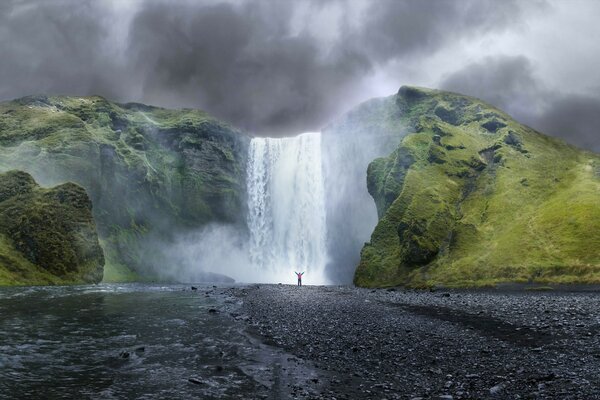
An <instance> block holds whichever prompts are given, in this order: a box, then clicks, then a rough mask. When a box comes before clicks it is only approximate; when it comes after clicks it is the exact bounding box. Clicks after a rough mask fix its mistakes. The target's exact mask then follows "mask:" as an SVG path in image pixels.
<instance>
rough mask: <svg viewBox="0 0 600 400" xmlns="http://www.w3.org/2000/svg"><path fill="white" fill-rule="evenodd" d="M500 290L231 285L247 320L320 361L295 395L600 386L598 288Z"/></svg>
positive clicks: (493, 394) (264, 336)
mask: <svg viewBox="0 0 600 400" xmlns="http://www.w3.org/2000/svg"><path fill="white" fill-rule="evenodd" d="M503 289H504V290H502V291H494V290H489V289H488V290H471V289H467V290H465V289H439V290H437V291H434V292H428V291H422V290H406V289H399V288H393V290H390V289H389V288H388V289H363V288H355V287H350V286H303V287H301V288H298V287H296V286H293V285H260V284H259V285H256V284H255V285H249V286H247V287H245V288H243V289H242V288H234V289H233V292H232V293H233V295H234V296H236V297H238V298H240V299H241V300H243V305H242V306H241V312H242V313H243V314H244V315H245V317H246V318H245V319H244V323H245V324H246V327H247V329H250V330H253V331H254V332H256V333H258V335H259V337H260V339H261V340H262V342H263V343H267V344H268V345H269V346H276V347H279V348H281V349H283V350H284V351H285V352H289V353H290V354H292V355H293V356H295V357H298V358H300V359H303V360H306V361H308V362H310V363H312V364H313V365H314V367H315V368H316V370H317V371H320V374H321V376H322V377H323V382H322V383H323V384H324V385H323V386H322V387H321V388H319V389H318V390H313V389H311V390H308V388H311V385H310V382H307V383H306V388H307V390H306V391H302V390H299V391H298V390H297V391H296V392H293V393H295V398H306V399H319V398H333V397H335V398H338V399H344V398H345V399H353V398H373V399H382V398H387V399H418V398H423V399H425V398H432V399H436V398H439V399H468V398H540V399H544V398H548V399H549V398H564V399H571V398H572V399H578V398H594V397H598V396H600V383H598V376H600V315H599V314H598V311H597V310H600V296H596V295H595V291H594V292H592V293H590V292H589V288H587V287H586V288H585V290H578V291H569V292H565V291H548V292H545V291H526V290H522V291H519V292H515V290H514V288H511V289H512V290H511V291H507V290H505V289H506V288H503ZM578 289H583V288H578ZM515 293H520V295H517V296H515V295H514V294H515ZM594 349H596V350H594Z"/></svg>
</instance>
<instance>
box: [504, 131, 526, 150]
mask: <svg viewBox="0 0 600 400" xmlns="http://www.w3.org/2000/svg"><path fill="white" fill-rule="evenodd" d="M504 143H506V144H508V145H509V146H514V147H521V145H522V144H523V142H522V141H521V138H520V137H519V136H518V135H517V134H516V133H515V132H513V131H510V132H508V135H506V136H505V137H504Z"/></svg>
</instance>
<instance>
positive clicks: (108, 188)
mask: <svg viewBox="0 0 600 400" xmlns="http://www.w3.org/2000/svg"><path fill="white" fill-rule="evenodd" d="M248 141H249V138H248V137H247V136H246V135H243V134H240V132H238V131H236V130H234V129H232V128H231V127H229V126H228V125H226V124H224V123H221V122H219V121H217V120H215V119H213V118H211V117H210V116H209V115H207V114H205V113H203V112H201V111H197V110H187V109H183V110H167V109H163V108H157V107H150V106H145V105H141V104H116V103H112V102H109V101H107V100H106V99H104V98H102V97H64V96H58V97H44V96H36V97H26V98H22V99H18V100H15V101H11V102H5V103H0V171H3V170H4V171H6V170H9V169H19V170H23V171H26V172H28V173H30V174H31V175H33V176H34V178H35V179H36V180H37V181H38V182H40V183H41V184H43V185H45V186H50V185H56V184H60V183H63V182H67V181H72V182H75V183H77V184H79V185H81V186H83V187H84V188H85V189H86V190H87V192H88V193H89V195H90V197H91V199H92V201H93V204H94V210H93V211H94V217H95V218H96V222H97V224H98V231H99V235H100V238H101V243H102V245H103V247H104V249H105V254H106V257H107V272H108V274H107V277H109V278H110V277H113V278H114V279H138V278H140V275H146V276H163V277H165V276H164V275H163V274H162V270H166V269H168V268H166V267H165V266H166V265H167V266H168V264H167V263H168V260H165V259H164V257H162V255H161V252H160V246H159V245H158V244H159V243H160V244H164V243H168V242H169V240H170V239H171V238H172V236H173V234H174V233H175V232H181V231H184V230H185V229H195V228H198V227H199V226H202V225H204V224H206V223H208V222H215V221H219V222H227V223H234V224H235V223H242V222H243V215H244V212H243V211H244V210H243V207H244V204H245V201H244V198H245V183H244V179H245V172H244V171H245V164H246V161H245V158H246V153H247V150H246V149H247V145H248ZM131 269H133V272H132V271H131Z"/></svg>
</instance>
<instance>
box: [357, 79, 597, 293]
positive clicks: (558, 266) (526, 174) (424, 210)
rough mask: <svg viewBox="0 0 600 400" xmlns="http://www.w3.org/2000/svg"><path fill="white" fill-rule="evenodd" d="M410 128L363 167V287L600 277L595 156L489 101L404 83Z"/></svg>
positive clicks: (401, 97) (402, 105) (401, 103)
mask: <svg viewBox="0 0 600 400" xmlns="http://www.w3.org/2000/svg"><path fill="white" fill-rule="evenodd" d="M395 104H396V107H397V108H398V111H399V113H398V115H399V117H398V118H399V119H400V122H401V124H402V125H403V129H405V131H406V135H405V136H404V138H403V139H402V141H401V143H400V145H399V146H398V147H397V148H396V149H394V150H393V152H391V154H390V155H389V156H387V157H383V158H378V159H376V160H374V161H373V162H372V163H371V164H370V165H369V168H368V178H367V185H368V190H369V193H370V194H371V195H372V196H373V198H374V200H375V203H376V206H377V211H378V215H379V222H378V224H377V226H376V228H375V230H374V232H373V234H372V236H371V240H370V242H369V243H366V244H365V246H364V247H363V249H362V252H361V260H360V264H359V266H358V268H357V270H356V273H355V277H354V282H355V283H356V284H357V285H360V286H393V285H409V286H414V287H425V286H432V285H445V286H486V285H493V284H496V283H500V282H544V283H600V156H599V155H598V154H595V153H591V152H586V151H582V150H579V149H577V148H575V147H572V146H570V145H567V144H566V143H564V142H562V141H561V140H559V139H555V138H551V137H548V136H545V135H543V134H541V133H538V132H536V131H534V130H532V129H531V128H529V127H527V126H524V125H521V124H519V123H517V122H516V121H514V120H513V119H512V118H510V117H509V116H508V115H506V114H505V113H504V112H502V111H500V110H498V109H496V108H494V107H492V106H490V105H488V104H485V103H484V102H482V101H480V100H478V99H474V98H471V97H467V96H462V95H459V94H455V93H449V92H443V91H435V90H428V89H422V88H415V87H402V88H401V89H400V91H399V92H398V94H397V95H396V96H395Z"/></svg>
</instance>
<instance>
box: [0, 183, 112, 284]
mask: <svg viewBox="0 0 600 400" xmlns="http://www.w3.org/2000/svg"><path fill="white" fill-rule="evenodd" d="M0 242H1V243H0V284H7V283H16V284H48V283H97V282H100V281H101V280H102V275H103V266H104V254H103V252H102V248H101V247H100V244H99V241H98V235H97V233H96V224H95V223H94V218H93V216H92V202H91V200H90V198H89V197H88V195H87V193H86V192H85V190H84V189H83V188H82V187H81V186H79V185H76V184H74V183H65V184H62V185H60V186H56V187H54V188H51V189H44V188H41V187H40V186H38V185H37V183H36V182H35V181H34V179H33V178H32V177H31V175H29V174H27V173H25V172H22V171H9V172H6V173H4V174H0Z"/></svg>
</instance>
